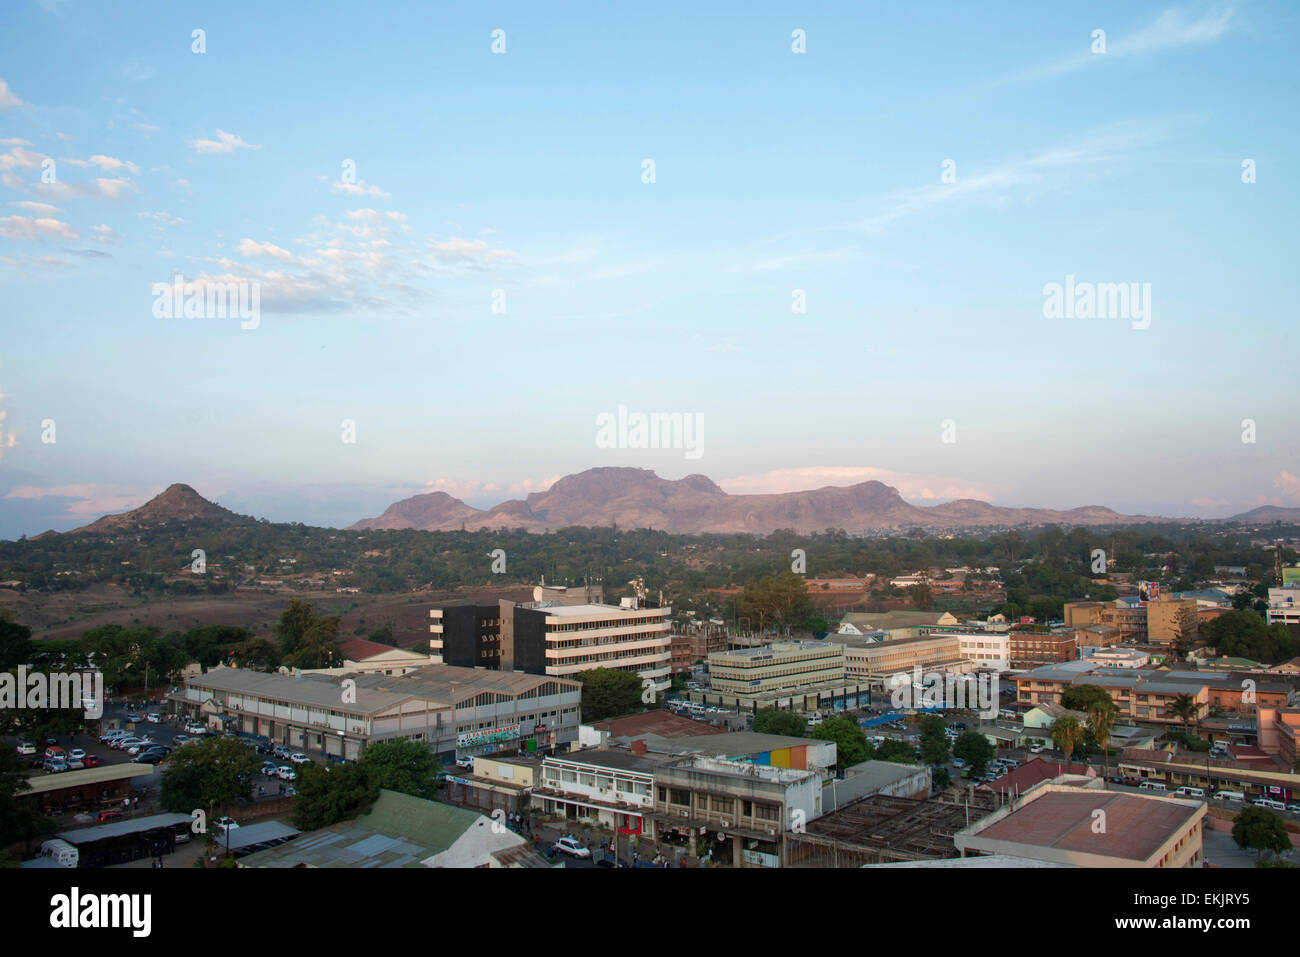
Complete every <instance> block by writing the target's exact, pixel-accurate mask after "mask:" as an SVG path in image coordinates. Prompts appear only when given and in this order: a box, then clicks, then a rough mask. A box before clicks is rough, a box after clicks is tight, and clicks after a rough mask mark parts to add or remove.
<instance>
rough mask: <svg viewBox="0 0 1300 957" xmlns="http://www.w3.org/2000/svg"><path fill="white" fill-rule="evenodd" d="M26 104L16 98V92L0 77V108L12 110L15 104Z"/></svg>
mask: <svg viewBox="0 0 1300 957" xmlns="http://www.w3.org/2000/svg"><path fill="white" fill-rule="evenodd" d="M26 105H27V104H26V103H24V102H23V101H22V100H20V99H18V96H17V94H15V93H14V92H13V91H12V90H11V89H9V84H8V83H7V82H5V81H4V80H3V79H0V110H12V109H13V108H14V107H15V106H26Z"/></svg>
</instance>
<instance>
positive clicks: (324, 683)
mask: <svg viewBox="0 0 1300 957" xmlns="http://www.w3.org/2000/svg"><path fill="white" fill-rule="evenodd" d="M364 677H365V675H360V674H357V675H342V676H337V677H336V676H330V675H307V674H298V675H282V674H269V673H267V672H264V671H251V670H249V669H247V668H214V669H213V670H211V671H209V672H207V673H206V674H202V675H196V676H195V677H193V678H187V679H186V680H185V686H186V687H187V688H206V689H209V690H212V691H226V692H232V691H233V692H235V693H238V694H247V695H253V696H255V697H258V698H263V699H267V700H272V701H291V702H294V703H297V704H310V705H317V706H319V707H322V708H328V709H329V710H331V711H340V712H347V713H349V714H378V713H379V712H382V711H387V710H388V709H389V708H392V707H395V706H396V705H398V704H400V703H401V702H403V701H405V700H407V699H408V698H410V697H412V696H413V695H412V694H411V693H410V692H407V693H405V694H396V693H392V692H387V691H378V690H375V689H373V688H365V689H364V690H363V689H362V682H361V679H362V678H364ZM345 679H350V680H353V681H356V682H357V693H356V697H357V700H356V701H355V702H350V703H347V704H345V703H344V702H343V693H342V692H343V684H342V682H343V681H344V680H345Z"/></svg>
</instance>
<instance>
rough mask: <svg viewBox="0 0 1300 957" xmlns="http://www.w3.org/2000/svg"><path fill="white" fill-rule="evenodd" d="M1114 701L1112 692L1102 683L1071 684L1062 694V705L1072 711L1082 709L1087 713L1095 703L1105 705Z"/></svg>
mask: <svg viewBox="0 0 1300 957" xmlns="http://www.w3.org/2000/svg"><path fill="white" fill-rule="evenodd" d="M1114 703H1115V701H1114V699H1112V698H1111V696H1110V692H1109V691H1107V690H1106V689H1105V688H1103V687H1101V686H1100V685H1070V686H1069V687H1068V688H1066V689H1065V691H1064V692H1063V693H1062V694H1061V707H1063V708H1069V709H1070V710H1071V711H1082V712H1084V713H1085V714H1086V713H1087V712H1089V711H1091V710H1092V709H1093V706H1094V705H1101V706H1102V707H1105V706H1106V705H1108V704H1110V705H1113V704H1114Z"/></svg>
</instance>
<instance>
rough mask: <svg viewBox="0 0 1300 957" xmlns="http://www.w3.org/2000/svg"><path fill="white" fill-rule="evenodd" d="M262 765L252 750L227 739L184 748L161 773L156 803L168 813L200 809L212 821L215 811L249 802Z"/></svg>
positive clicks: (181, 748) (216, 739)
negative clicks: (237, 803) (254, 780)
mask: <svg viewBox="0 0 1300 957" xmlns="http://www.w3.org/2000/svg"><path fill="white" fill-rule="evenodd" d="M261 764H262V762H261V761H260V760H259V759H258V757H257V754H256V752H254V751H253V749H252V748H250V747H248V746H247V745H244V744H241V743H240V742H239V741H238V740H236V739H235V738H232V737H227V736H226V735H219V736H217V737H211V738H204V739H202V740H199V741H195V742H193V743H192V744H186V745H183V746H182V747H179V748H177V749H176V750H175V752H173V754H172V756H171V762H170V764H169V765H168V766H167V768H165V769H164V770H163V774H162V787H161V790H160V792H159V799H160V801H161V803H162V806H163V807H165V808H166V809H167V810H169V811H175V812H177V813H178V814H188V813H190V812H191V811H194V810H196V809H200V810H203V811H206V812H207V813H208V815H209V817H211V815H212V813H213V811H214V810H215V809H217V808H228V807H229V806H230V805H231V804H234V803H236V802H239V801H248V800H251V799H252V796H253V775H254V774H256V773H257V772H258V771H259V770H260V769H261Z"/></svg>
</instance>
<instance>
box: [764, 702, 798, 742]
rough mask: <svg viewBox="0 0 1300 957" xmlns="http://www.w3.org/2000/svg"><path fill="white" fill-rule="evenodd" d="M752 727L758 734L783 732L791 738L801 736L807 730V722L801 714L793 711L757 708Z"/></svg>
mask: <svg viewBox="0 0 1300 957" xmlns="http://www.w3.org/2000/svg"><path fill="white" fill-rule="evenodd" d="M753 727H754V730H755V731H757V732H758V733H760V734H783V735H785V736H787V737H791V738H802V737H803V736H804V734H805V733H806V732H807V729H808V722H807V721H806V720H805V718H804V717H803V715H801V714H799V713H798V712H795V711H782V710H781V709H780V708H759V709H758V712H757V713H756V714H755V715H754V725H753Z"/></svg>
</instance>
